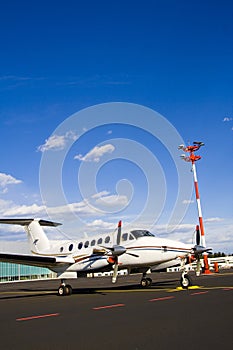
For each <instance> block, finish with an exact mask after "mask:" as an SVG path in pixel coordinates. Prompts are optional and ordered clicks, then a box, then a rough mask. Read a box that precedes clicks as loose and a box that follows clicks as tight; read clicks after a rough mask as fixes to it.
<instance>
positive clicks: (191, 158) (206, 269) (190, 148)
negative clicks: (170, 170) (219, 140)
mask: <svg viewBox="0 0 233 350" xmlns="http://www.w3.org/2000/svg"><path fill="white" fill-rule="evenodd" d="M201 146H204V143H203V142H193V145H191V146H187V147H185V146H184V145H180V146H179V147H178V149H182V150H183V151H184V152H188V153H189V156H186V155H181V158H182V159H183V160H185V161H186V162H192V171H193V178H194V186H195V193H196V201H197V210H198V217H199V224H200V231H201V244H202V246H203V247H206V242H205V231H204V224H203V219H202V210H201V200H200V195H199V190H198V182H197V172H196V166H195V162H196V161H197V160H199V159H201V156H197V155H195V154H194V152H196V151H197V150H198V149H199V148H200V147H201ZM203 258H204V273H206V274H208V273H210V270H209V263H208V254H207V253H203Z"/></svg>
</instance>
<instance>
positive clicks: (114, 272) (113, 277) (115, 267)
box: [112, 259, 118, 283]
mask: <svg viewBox="0 0 233 350" xmlns="http://www.w3.org/2000/svg"><path fill="white" fill-rule="evenodd" d="M117 273H118V259H116V262H115V265H114V270H113V275H112V283H116V281H117Z"/></svg>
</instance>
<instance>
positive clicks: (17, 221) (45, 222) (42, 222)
mask: <svg viewBox="0 0 233 350" xmlns="http://www.w3.org/2000/svg"><path fill="white" fill-rule="evenodd" d="M34 220H35V219H0V224H10V225H22V226H28V225H30V223H31V222H32V221H34ZM38 222H39V224H40V225H41V226H59V225H62V224H60V223H58V222H53V221H48V220H38Z"/></svg>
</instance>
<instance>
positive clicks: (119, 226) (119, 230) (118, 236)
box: [116, 220, 122, 245]
mask: <svg viewBox="0 0 233 350" xmlns="http://www.w3.org/2000/svg"><path fill="white" fill-rule="evenodd" d="M121 223H122V222H121V220H120V221H119V222H118V228H117V238H116V244H117V245H120V243H121Z"/></svg>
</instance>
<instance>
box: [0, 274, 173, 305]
mask: <svg viewBox="0 0 233 350" xmlns="http://www.w3.org/2000/svg"><path fill="white" fill-rule="evenodd" d="M177 285H178V281H177V279H172V280H166V281H158V282H153V283H152V285H151V286H150V287H149V288H147V290H150V289H154V288H156V289H161V290H163V289H168V288H176V287H177ZM142 289H143V288H142V287H141V286H140V284H138V283H137V284H128V285H118V286H116V285H114V286H111V287H109V286H107V287H105V286H95V287H87V288H85V287H80V288H73V290H72V294H73V295H85V294H88V295H90V294H98V295H106V294H107V293H108V292H111V291H116V292H117V291H130V290H134V291H135V290H142ZM45 295H47V296H52V295H57V290H56V289H54V288H51V287H50V288H42V287H40V288H19V289H17V290H12V291H10V290H7V291H4V290H3V291H1V287H0V300H7V299H22V298H35V297H41V296H45Z"/></svg>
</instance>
